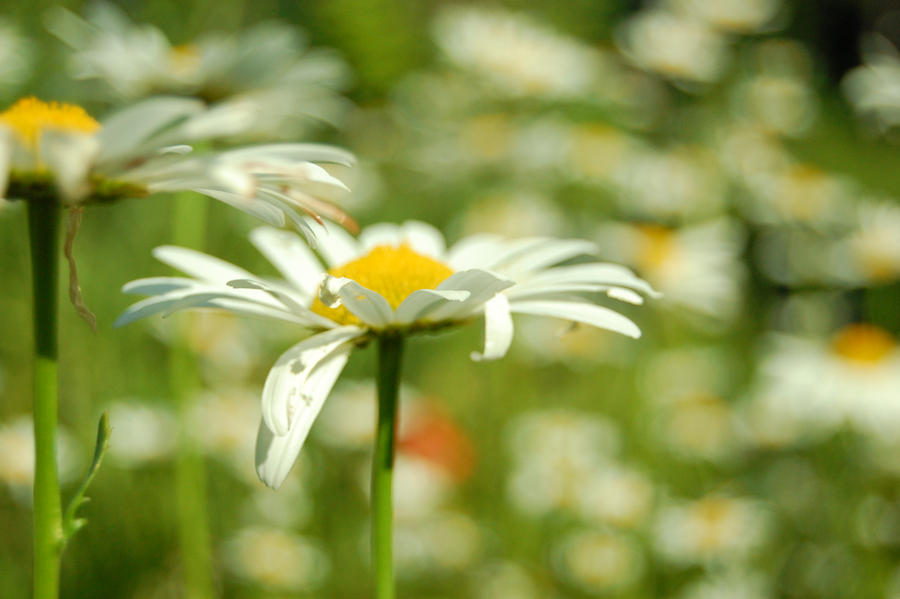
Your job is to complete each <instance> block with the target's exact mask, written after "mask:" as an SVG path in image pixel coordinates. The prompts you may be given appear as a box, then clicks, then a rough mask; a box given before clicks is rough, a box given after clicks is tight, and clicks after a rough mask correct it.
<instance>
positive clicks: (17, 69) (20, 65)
mask: <svg viewBox="0 0 900 599" xmlns="http://www.w3.org/2000/svg"><path fill="white" fill-rule="evenodd" d="M32 53H33V49H32V46H31V44H30V43H29V41H28V40H27V39H26V38H25V37H24V36H23V35H22V34H21V33H20V32H19V31H18V30H17V29H16V27H15V26H14V25H13V24H12V23H10V22H9V21H8V20H7V19H0V96H2V97H5V96H6V94H8V93H12V92H15V91H16V90H17V89H19V87H20V86H21V85H22V83H24V81H25V80H26V79H27V78H28V76H29V75H30V74H31V72H30V71H31V64H32Z"/></svg>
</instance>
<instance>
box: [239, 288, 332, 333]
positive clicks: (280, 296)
mask: <svg viewBox="0 0 900 599" xmlns="http://www.w3.org/2000/svg"><path fill="white" fill-rule="evenodd" d="M227 285H228V286H229V287H231V288H232V289H251V290H258V291H263V292H265V293H267V294H269V295H271V296H272V297H273V298H274V299H275V300H276V301H278V302H279V303H280V304H282V305H283V306H284V307H285V308H287V309H288V310H290V312H291V313H293V314H296V315H297V316H300V317H301V318H302V319H303V321H304V322H306V323H308V324H310V325H312V326H315V327H319V328H325V329H330V328H333V327H334V326H335V325H334V323H333V322H331V321H330V320H329V319H327V318H325V317H324V316H320V315H319V314H316V313H315V312H313V311H312V310H310V309H309V308H307V302H308V300H307V298H306V297H302V296H300V294H299V293H297V290H295V289H293V288H288V287H287V286H276V285H274V284H270V283H266V282H265V281H260V280H259V279H234V280H231V281H228V283H227Z"/></svg>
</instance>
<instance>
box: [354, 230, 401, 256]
mask: <svg viewBox="0 0 900 599" xmlns="http://www.w3.org/2000/svg"><path fill="white" fill-rule="evenodd" d="M402 240H403V234H402V233H401V231H400V227H398V226H397V225H395V224H394V223H379V224H377V225H372V226H371V227H366V228H365V229H364V230H363V232H362V233H360V234H359V243H360V245H361V246H362V247H363V248H365V249H366V250H371V249H373V248H375V247H377V246H379V245H390V246H398V245H400V243H401V242H402Z"/></svg>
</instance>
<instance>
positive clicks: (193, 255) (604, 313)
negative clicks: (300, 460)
mask: <svg viewBox="0 0 900 599" xmlns="http://www.w3.org/2000/svg"><path fill="white" fill-rule="evenodd" d="M324 227H325V230H326V234H322V235H318V236H317V238H318V242H319V246H318V251H319V253H320V255H321V257H322V259H323V261H324V263H325V264H324V266H323V265H322V264H321V263H320V261H319V260H318V259H317V258H316V257H315V255H314V254H313V253H312V252H311V251H310V249H309V248H308V247H307V246H306V245H305V244H304V243H303V242H302V240H301V239H299V238H298V237H297V236H295V235H294V234H292V233H289V232H286V231H279V230H275V229H271V228H261V229H257V230H256V231H254V232H253V234H252V235H251V239H252V241H253V243H254V245H256V247H257V248H258V249H259V250H260V251H261V252H262V253H263V254H265V255H266V257H267V258H268V259H269V260H270V261H271V262H272V263H273V264H274V265H275V267H276V268H277V269H278V270H279V271H280V272H281V274H282V275H283V276H284V277H285V280H284V281H269V280H266V279H263V278H260V277H257V276H255V275H253V274H251V273H249V272H247V271H245V270H243V269H241V268H239V267H237V266H233V265H231V264H228V263H226V262H223V261H221V260H218V259H216V258H213V257H212V256H208V255H205V254H201V253H198V252H195V251H192V250H188V249H184V248H178V247H160V248H157V249H156V250H155V256H156V257H157V258H158V259H159V260H161V261H162V262H165V263H166V264H169V265H171V266H173V267H175V268H177V269H179V270H181V271H183V272H184V273H186V274H188V275H190V277H189V278H183V277H154V278H149V279H141V280H137V281H133V282H131V283H128V284H127V285H126V286H125V287H124V291H125V292H126V293H134V294H142V295H149V296H151V297H149V298H147V299H145V300H142V301H139V302H137V303H136V304H134V305H132V306H131V307H130V308H128V310H126V312H125V313H124V314H123V315H122V316H121V317H120V318H119V320H118V323H117V324H119V325H122V324H126V323H129V322H132V321H134V320H137V319H139V318H142V317H145V316H149V315H151V314H156V313H171V312H174V311H176V310H182V309H186V308H204V307H205V308H224V309H227V310H231V311H234V312H239V313H244V314H250V315H257V316H265V317H270V318H274V319H277V320H282V321H286V322H290V323H294V324H298V325H301V326H304V327H308V328H309V329H311V330H313V331H316V334H314V335H313V336H311V337H309V338H307V339H305V340H303V341H301V342H300V343H298V344H296V345H295V346H293V347H291V348H290V349H288V350H287V351H286V352H285V353H284V354H283V355H282V356H281V357H280V358H279V359H278V361H277V362H276V363H275V365H274V366H273V367H272V369H271V371H270V372H269V375H268V378H267V380H266V383H265V386H264V389H263V396H262V411H263V419H262V424H261V426H260V430H259V437H258V446H257V471H258V474H259V476H260V478H261V479H262V480H263V481H264V482H265V483H266V484H268V485H270V486H272V487H275V488H277V487H278V486H279V485H280V484H281V483H282V482H283V481H284V479H285V477H286V476H287V473H288V472H289V470H290V468H291V466H292V464H293V462H294V460H295V459H296V457H297V454H298V452H299V451H300V448H301V445H302V444H303V441H304V439H305V438H306V435H307V433H308V432H309V429H310V427H311V426H312V423H313V420H314V419H315V418H316V416H317V415H318V413H319V410H320V409H321V408H322V404H323V403H324V401H325V399H326V397H327V396H328V394H329V392H330V390H331V388H332V386H333V385H334V382H335V380H336V379H337V377H338V375H339V374H340V372H341V370H342V369H343V367H344V364H345V363H346V362H347V359H348V356H349V354H350V352H351V351H352V350H353V348H354V347H356V346H358V345H360V344H362V343H364V342H366V341H368V340H370V339H373V338H375V339H379V340H381V339H384V338H394V337H401V338H402V337H405V336H407V335H409V334H412V333H415V332H420V331H430V330H436V329H442V328H445V327H448V326H454V325H459V324H463V323H466V322H468V321H471V320H472V319H474V318H476V317H479V316H482V315H483V316H484V320H485V342H484V349H483V351H481V352H475V353H473V354H472V358H473V359H475V360H488V359H496V358H500V357H502V356H503V355H504V354H505V353H506V351H507V348H508V347H509V345H510V342H511V340H512V336H513V323H512V318H511V315H512V314H535V315H542V316H550V317H555V318H561V319H565V320H570V321H575V322H580V323H584V324H587V325H592V326H596V327H600V328H604V329H609V330H612V331H616V332H618V333H622V334H625V335H628V336H631V337H638V336H639V335H640V330H639V329H638V327H637V326H636V325H635V324H634V323H633V322H632V321H631V320H629V319H628V318H626V317H625V316H622V315H621V314H619V313H618V312H615V311H613V310H612V309H610V308H607V307H604V306H602V305H599V304H598V297H600V294H603V295H606V296H609V297H611V298H614V299H617V300H621V301H625V302H629V303H632V304H640V303H642V296H641V295H640V293H644V294H647V295H651V296H653V295H656V292H655V291H654V290H653V289H652V288H651V287H650V286H649V285H648V284H647V283H645V282H644V281H642V280H641V279H639V278H637V277H636V276H635V275H634V274H632V273H631V271H629V270H628V269H626V268H623V267H621V266H617V265H614V264H606V263H600V262H597V261H589V262H582V263H577V264H568V263H567V262H568V261H570V260H571V259H574V258H576V257H579V256H582V255H586V254H592V253H594V252H595V251H596V248H595V246H594V245H593V244H592V243H589V242H587V241H581V240H555V239H548V238H527V239H519V240H507V239H502V238H499V237H496V236H492V235H476V236H472V237H469V238H466V239H464V240H462V241H460V242H459V243H457V244H456V245H454V246H453V247H451V248H449V249H446V247H445V242H444V239H443V237H442V236H441V234H440V233H439V232H438V231H437V230H435V229H434V228H432V227H431V226H429V225H427V224H425V223H421V222H407V223H405V224H403V225H399V226H398V225H392V224H379V225H374V226H371V227H369V228H367V229H365V230H364V231H363V232H362V234H361V235H360V238H359V239H358V240H356V239H354V238H353V237H351V236H350V235H349V234H347V233H346V232H344V231H343V230H341V229H339V228H337V227H335V226H333V225H328V224H326V225H324ZM563 263H566V264H563ZM639 292H640V293H639Z"/></svg>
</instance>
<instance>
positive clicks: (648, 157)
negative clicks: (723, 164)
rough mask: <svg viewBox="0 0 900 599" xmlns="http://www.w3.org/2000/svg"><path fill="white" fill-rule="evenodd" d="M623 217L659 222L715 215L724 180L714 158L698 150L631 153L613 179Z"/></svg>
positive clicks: (690, 147) (679, 149) (723, 187)
mask: <svg viewBox="0 0 900 599" xmlns="http://www.w3.org/2000/svg"><path fill="white" fill-rule="evenodd" d="M611 182H612V183H613V184H614V185H615V186H616V191H617V193H616V202H617V203H618V205H619V208H620V209H621V210H622V212H623V213H624V214H627V215H631V216H636V217H644V218H652V219H659V220H671V219H685V218H695V219H696V218H697V217H704V216H715V215H716V214H717V213H719V212H721V211H722V209H723V208H724V206H723V198H724V195H725V181H724V180H723V178H722V176H721V171H720V168H719V165H718V162H717V161H716V159H715V156H714V155H712V154H711V153H708V152H706V151H704V150H703V149H701V148H699V147H692V146H682V147H675V148H671V149H668V150H663V151H658V150H649V149H645V150H641V151H635V152H634V153H632V154H631V155H630V156H629V157H628V158H627V159H626V160H625V161H624V163H623V164H622V165H621V166H620V168H618V169H617V170H616V171H615V172H614V173H613V174H612V177H611Z"/></svg>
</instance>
